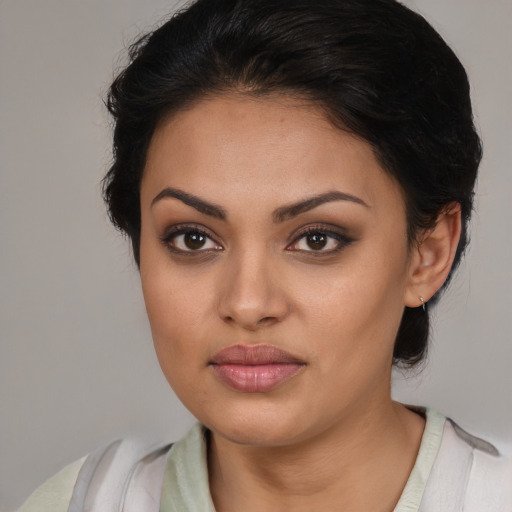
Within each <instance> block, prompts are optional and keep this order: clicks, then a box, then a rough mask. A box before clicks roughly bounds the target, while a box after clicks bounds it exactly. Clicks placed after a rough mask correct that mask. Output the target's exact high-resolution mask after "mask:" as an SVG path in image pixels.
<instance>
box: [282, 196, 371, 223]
mask: <svg viewBox="0 0 512 512" xmlns="http://www.w3.org/2000/svg"><path fill="white" fill-rule="evenodd" d="M332 201H349V202H351V203H355V204H359V205H361V206H364V207H366V208H370V207H369V206H368V205H367V204H366V203H365V202H364V201H363V200H362V199H360V198H359V197H357V196H353V195H352V194H346V193H344V192H339V191H337V190H333V191H330V192H326V193H325V194H319V195H317V196H313V197H310V198H308V199H304V200H302V201H298V202H297V203H293V204H290V205H288V206H282V207H281V208H277V209H276V210H274V213H273V214H272V220H273V221H274V222H275V223H276V224H277V223H279V222H284V221H285V220H288V219H291V218H293V217H296V216H297V215H300V214H301V213H304V212H307V211H309V210H312V209H313V208H316V207H317V206H320V205H321V204H324V203H330V202H332Z"/></svg>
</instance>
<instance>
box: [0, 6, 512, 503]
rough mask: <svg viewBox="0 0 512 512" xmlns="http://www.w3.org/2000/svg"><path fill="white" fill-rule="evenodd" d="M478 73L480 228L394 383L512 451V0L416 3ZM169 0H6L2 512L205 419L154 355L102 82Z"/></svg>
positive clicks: (0, 254)
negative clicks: (106, 189)
mask: <svg viewBox="0 0 512 512" xmlns="http://www.w3.org/2000/svg"><path fill="white" fill-rule="evenodd" d="M406 3H407V5H410V6H412V7H414V8H416V9H418V10H419V11H420V12H422V13H423V14H425V15H426V17H427V18H428V19H429V20H430V21H431V22H432V23H433V24H434V26H435V27H436V28H437V29H438V30H439V31H440V32H441V34H442V35H443V36H444V37H445V38H446V39H447V40H448V42H449V43H450V44H451V45H452V46H453V47H454V49H455V50H456V51H457V53H458V54H459V56H460V57H461V59H462V61H463V62H464V64H465V65H466V67H467V70H468V72H469V75H470V79H471V81H472V85H473V97H474V102H475V111H476V115H477V122H478V125H479V127H480V130H481V132H482V135H483V139H484V143H485V159H484V162H483V165H482V168H481V177H480V181H479V187H478V198H477V208H478V212H477V214H476V215H475V218H474V223H473V229H472V235H473V241H472V246H471V250H470V252H469V254H468V257H467V260H466V263H465V265H464V266H463V267H462V268H461V271H460V273H459V276H458V279H457V280H456V281H455V282H454V283H453V285H452V287H451V290H450V292H449V293H448V294H447V296H446V297H445V300H444V301H443V302H442V303H441V307H440V308H439V309H438V311H437V312H436V314H435V317H437V318H436V324H435V332H434V341H433V344H432V350H431V356H430V362H429V364H428V365H427V367H426V368H425V369H424V370H423V371H422V373H420V374H418V372H416V374H415V375H412V376H411V375H409V376H408V377H407V378H404V377H403V376H401V375H397V379H396V382H395V386H394V387H395V389H394V394H395V396H396V397H397V398H398V399H401V400H403V401H406V402H409V403H418V404H424V405H430V406H434V407H436V408H437V409H439V410H440V411H442V412H444V413H448V414H450V415H451V416H452V417H454V418H456V419H457V420H458V421H459V423H460V424H462V425H463V426H464V427H466V428H468V429H470V430H471V431H473V432H475V433H478V434H481V435H484V436H486V437H488V438H490V439H492V440H495V441H496V440H497V441H498V444H500V445H501V446H505V448H506V449H509V448H510V445H509V444H507V441H508V442H510V439H511V436H510V432H511V427H512V398H511V395H512V374H511V371H510V366H511V362H512V347H511V339H512V336H511V334H512V321H511V318H512V308H511V305H512V297H511V293H512V292H511V285H512V275H511V263H512V235H511V228H510V226H511V221H512V213H511V211H512V209H511V201H510V192H511V190H512V186H511V172H510V163H511V162H512V154H511V147H512V137H511V135H512V133H511V132H512V129H511V127H512V122H511V114H512V109H511V99H510V97H511V95H510V92H511V91H512V71H511V66H510V48H511V47H512V38H511V31H510V20H511V19H512V2H510V0H489V1H487V0H486V1H484V0H416V1H408V2H406ZM173 5H174V2H172V1H164V0H138V1H135V0H123V1H121V0H66V1H64V0H60V1H55V0H45V1H44V2H43V1H41V0H3V1H1V0H0V173H1V184H0V262H1V265H0V290H1V296H0V336H1V337H0V340H1V355H0V410H1V423H0V443H1V445H0V509H1V510H7V509H10V508H12V507H14V506H16V505H18V504H19V503H20V502H21V501H22V500H23V498H24V497H26V496H27V494H28V493H29V492H30V490H31V489H33V488H34V487H35V486H37V485H38V484H40V483H41V482H42V481H43V480H44V479H46V478H47V477H49V476H50V475H52V474H53V473H55V472H56V471H57V470H58V469H60V468H61V467H62V466H63V465H64V464H66V463H68V462H70V461H72V460H74V459H77V458H79V457H81V456H82V455H84V454H85V453H87V452H89V451H90V450H92V449H93V448H95V447H97V446H98V445H100V444H102V443H104V442H106V441H108V440H110V439H112V438H116V437H122V436H127V435H144V436H147V437H150V438H154V439H155V440H162V439H176V438H177V437H179V436H180V435H182V434H183V433H184V432H185V430H186V428H187V427H188V425H190V424H191V422H192V418H191V417H190V416H189V415H188V413H187V412H186V411H185V410H184V408H183V407H182V406H181V405H180V404H179V402H178V400H177V399H176V398H175V396H174V395H173V393H172V391H171V390H170V389H169V387H168V385H167V383H166V381H165V380H164V378H163V377H162V375H161V372H160V369H159V367H158V363H157V361H156V357H155V356H154V354H153V349H152V344H151V338H150V333H149V328H148V324H147V321H146V318H145V312H144V305H143V302H142V298H141V293H140V290H139V282H138V275H137V272H136V270H135V267H134V265H133V264H132V262H131V259H130V252H129V249H128V244H127V243H126V242H125V241H124V240H123V239H122V237H120V236H119V235H118V234H116V233H115V232H114V230H113V229H112V228H111V227H110V226H109V224H108V221H107V219H106V215H105V213H104V208H103V205H102V202H101V199H100V187H99V181H100V179H101V177H102V175H103V173H104V171H105V169H106V167H107V166H108V163H109V158H110V155H109V129H110V128H109V121H108V119H107V116H106V114H105V111H104V108H103V106H102V101H101V100H102V95H103V94H104V92H105V89H106V87H107V86H108V83H109V81H110V80H111V78H112V70H113V68H115V66H116V65H119V64H120V63H121V62H122V61H123V59H122V57H120V55H121V53H120V52H121V50H122V48H123V47H124V46H125V45H126V43H128V42H130V41H131V40H132V39H133V38H134V37H135V36H136V34H138V33H139V32H140V31H141V30H145V29H147V28H149V27H150V26H152V24H153V23H154V22H155V21H156V20H158V19H160V18H161V17H162V16H164V15H165V14H166V13H168V12H169V11H170V10H171V8H172V7H173Z"/></svg>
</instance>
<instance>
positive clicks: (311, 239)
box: [307, 233, 327, 251]
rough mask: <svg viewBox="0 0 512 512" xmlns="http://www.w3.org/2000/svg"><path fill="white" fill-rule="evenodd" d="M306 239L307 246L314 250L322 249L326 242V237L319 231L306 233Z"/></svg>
mask: <svg viewBox="0 0 512 512" xmlns="http://www.w3.org/2000/svg"><path fill="white" fill-rule="evenodd" d="M307 240H308V245H309V247H311V249H314V250H316V251H318V250H319V249H323V248H324V247H325V244H326V243H327V237H326V236H325V235H322V234H319V233H315V234H313V235H308V238H307Z"/></svg>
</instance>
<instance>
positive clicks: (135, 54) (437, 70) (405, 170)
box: [103, 0, 481, 366]
mask: <svg viewBox="0 0 512 512" xmlns="http://www.w3.org/2000/svg"><path fill="white" fill-rule="evenodd" d="M129 57H130V63H129V65H128V66H127V67H126V68H125V69H124V70H122V71H121V72H120V73H119V75H118V76H117V78H115V80H114V82H113V83H112V85H111V88H110V90H109V93H108V98H107V107H108V109H109V111H110V113H111V115H112V116H113V119H114V138H113V155H114V160H113V164H112V166H111V168H110V169H109V171H108V173H107V175H106V176H105V178H104V182H103V185H104V189H103V191H104V199H105V201H106V203H107V206H108V210H109V215H110V218H111V220H112V222H113V223H114V225H115V226H116V227H117V228H119V229H120V230H122V231H123V232H124V233H126V234H127V235H128V236H129V237H130V239H131V243H132V247H133V253H134V257H135V261H136V262H137V264H139V244H140V229H141V222H140V197H139V189H140V182H141V178H142V174H143V170H144V166H145V159H146V153H147V149H148V146H149V143H150V141H151V138H152V135H153V133H154V130H155V128H156V126H157V125H158V123H159V122H160V121H161V120H162V119H163V118H165V117H167V116H169V115H172V114H173V113H175V112H177V111H179V110H181V109H184V108H187V107H188V106H190V105H191V104H193V102H195V101H197V100H199V99H201V98H203V97H205V96H208V95H215V94H219V93H224V92H229V91H233V90H235V91H242V92H244V93H246V94H252V95H257V96H264V95H268V94H275V93H283V94H288V95H294V96H299V97H302V98H306V99H308V100H310V101H312V102H315V103H316V104H318V106H319V107H320V108H322V109H323V110H324V111H325V113H326V115H327V116H328V117H329V119H330V120H331V122H332V123H334V124H335V125H336V126H338V127H339V128H340V129H344V130H349V131H350V132H352V133H354V134H357V135H358V136H360V137H362V138H363V139H365V140H366V141H368V142H369V143H370V144H371V145H372V146H373V148H374V151H375V154H376V156H377V158H378V159H379V161H380V163H381V164H382V166H383V167H384V168H385V169H386V170H387V171H388V172H389V173H390V174H391V175H392V176H394V178H395V179H396V180H397V181H398V182H399V183H400V185H401V187H402V189H403V191H404V197H405V201H406V212H407V223H408V236H409V242H410V243H411V244H413V243H415V242H416V241H417V236H418V235H419V234H420V233H421V232H422V231H423V230H425V229H428V228H431V227H433V226H434V225H435V222H436V219H437V217H438V216H439V214H440V213H442V212H443V211H444V210H446V208H447V207H449V205H450V204H453V202H457V203H459V204H460V207H461V212H462V234H461V239H460V242H459V245H458V249H457V254H456V256H455V262H454V266H453V268H452V272H453V270H454V269H455V267H456V266H457V265H458V263H459V261H460V258H461V254H462V252H463V251H464V248H465V246H466V243H467V224H468V220H469V217H470V214H471V210H472V202H473V188H474V184H475V180H476V174H477V169H478V165H479V162H480V159H481V145H480V140H479V137H478V135H477V133H476V131H475V128H474V124H473V117H472V110H471V102H470V96H469V83H468V80H467V76H466V73H465V71H464V68H463V66H462V65H461V63H460V62H459V60H458V59H457V57H456V56H455V54H454V53H453V52H452V50H451V49H450V48H449V47H448V46H447V44H446V43H445V42H444V41H443V39H442V38H441V37H440V36H439V34H438V33H437V32H436V31H435V30H434V29H433V28H432V27H431V26H430V25H429V24H428V23H427V22H426V21H425V19H424V18H422V17H421V16H420V15H418V14H416V13H414V12H413V11H411V10H409V9H408V8H406V7H405V6H403V5H401V4H400V3H399V2H397V1H395V0H293V1H290V0H197V1H196V2H194V3H192V4H191V5H189V6H188V7H187V8H186V9H184V10H182V11H180V12H178V13H177V14H175V15H174V16H173V17H172V18H171V19H169V20H168V21H167V22H166V23H164V24H163V25H162V26H160V27H159V28H158V29H156V30H155V31H153V32H151V33H149V34H147V35H145V36H143V37H142V38H141V39H139V40H138V41H137V42H136V43H134V44H133V45H132V46H131V47H130V49H129ZM450 277H451V273H450ZM450 277H449V278H448V280H447V282H448V281H449V279H450ZM447 282H446V283H445V286H446V284H447ZM443 288H444V287H443ZM439 293H440V292H438V293H437V294H436V295H435V296H434V297H433V298H432V299H431V300H430V302H429V306H430V305H431V304H433V303H435V302H436V301H437V299H438V298H439V297H438V296H439ZM428 333H429V312H428V309H427V310H426V311H424V310H423V309H422V308H408V307H406V308H405V310H404V314H403V317H402V322H401V325H400V328H399V331H398V335H397V338H396V342H395V349H394V362H395V364H400V365H403V366H412V365H414V364H416V363H417V362H419V361H420V360H421V359H422V358H423V356H424V354H425V352H426V348H427V342H428Z"/></svg>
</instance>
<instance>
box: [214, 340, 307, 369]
mask: <svg viewBox="0 0 512 512" xmlns="http://www.w3.org/2000/svg"><path fill="white" fill-rule="evenodd" d="M278 363H283V364H286V363H287V364H304V362H303V361H301V360H299V359H297V358H296V357H294V356H292V355H291V354H289V353H288V352H285V351H284V350H282V349H280V348H277V347H275V346H274V345H265V344H258V345H244V344H238V345H232V346H230V347H227V348H224V349H222V350H219V352H217V353H216V354H215V355H214V356H213V357H212V359H211V361H210V364H240V365H252V366H257V365H263V364H278Z"/></svg>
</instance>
